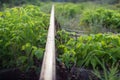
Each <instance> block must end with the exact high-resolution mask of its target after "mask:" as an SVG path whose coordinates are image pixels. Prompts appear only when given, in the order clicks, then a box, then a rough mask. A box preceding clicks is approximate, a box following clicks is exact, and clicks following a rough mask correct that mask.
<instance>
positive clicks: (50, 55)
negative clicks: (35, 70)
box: [39, 5, 56, 80]
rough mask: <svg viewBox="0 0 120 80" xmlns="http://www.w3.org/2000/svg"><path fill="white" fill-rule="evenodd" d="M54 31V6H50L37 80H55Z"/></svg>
mask: <svg viewBox="0 0 120 80" xmlns="http://www.w3.org/2000/svg"><path fill="white" fill-rule="evenodd" d="M55 30H56V29H55V16H54V5H52V10H51V16H50V25H49V30H48V35H47V42H46V48H45V53H44V58H43V63H42V70H41V74H40V78H39V80H56V69H55V67H56V61H55V55H56V54H55V32H56V31H55Z"/></svg>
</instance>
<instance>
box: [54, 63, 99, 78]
mask: <svg viewBox="0 0 120 80" xmlns="http://www.w3.org/2000/svg"><path fill="white" fill-rule="evenodd" d="M56 71H57V79H56V80H100V79H99V78H97V77H96V76H95V75H94V74H93V73H92V71H91V70H87V69H80V68H77V67H73V68H72V69H71V70H68V69H67V68H66V67H65V66H64V64H63V63H60V62H57V67H56Z"/></svg>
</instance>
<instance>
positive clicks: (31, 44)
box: [0, 5, 49, 70]
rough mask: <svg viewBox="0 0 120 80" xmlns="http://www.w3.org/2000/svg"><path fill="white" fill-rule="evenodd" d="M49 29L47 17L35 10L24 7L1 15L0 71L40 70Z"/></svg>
mask: <svg viewBox="0 0 120 80" xmlns="http://www.w3.org/2000/svg"><path fill="white" fill-rule="evenodd" d="M48 25H49V14H46V13H44V12H42V11H41V10H40V7H38V6H33V5H25V6H22V7H15V8H11V9H6V10H4V11H2V12H0V69H4V68H20V69H24V70H28V69H29V68H37V66H38V68H39V67H40V65H38V62H40V60H41V59H42V55H43V52H44V47H45V43H46V35H47V29H48ZM36 63H37V64H36Z"/></svg>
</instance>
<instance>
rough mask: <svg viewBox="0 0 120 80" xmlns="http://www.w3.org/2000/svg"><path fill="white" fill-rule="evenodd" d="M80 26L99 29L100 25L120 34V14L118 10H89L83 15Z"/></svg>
mask: <svg viewBox="0 0 120 80" xmlns="http://www.w3.org/2000/svg"><path fill="white" fill-rule="evenodd" d="M80 24H81V25H83V26H85V27H91V26H94V27H97V25H100V26H101V27H102V28H107V29H109V30H112V31H114V30H116V31H118V32H119V31H120V30H119V28H120V13H119V12H118V11H116V10H110V9H105V8H98V9H96V10H92V11H90V10H87V11H85V12H84V13H83V15H82V18H81V22H80ZM117 29H118V30H117Z"/></svg>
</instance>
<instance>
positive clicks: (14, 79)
mask: <svg viewBox="0 0 120 80" xmlns="http://www.w3.org/2000/svg"><path fill="white" fill-rule="evenodd" d="M0 80H39V76H38V75H37V74H36V72H35V71H34V70H32V69H31V70H29V71H28V72H23V71H20V70H19V69H5V70H1V71H0Z"/></svg>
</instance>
